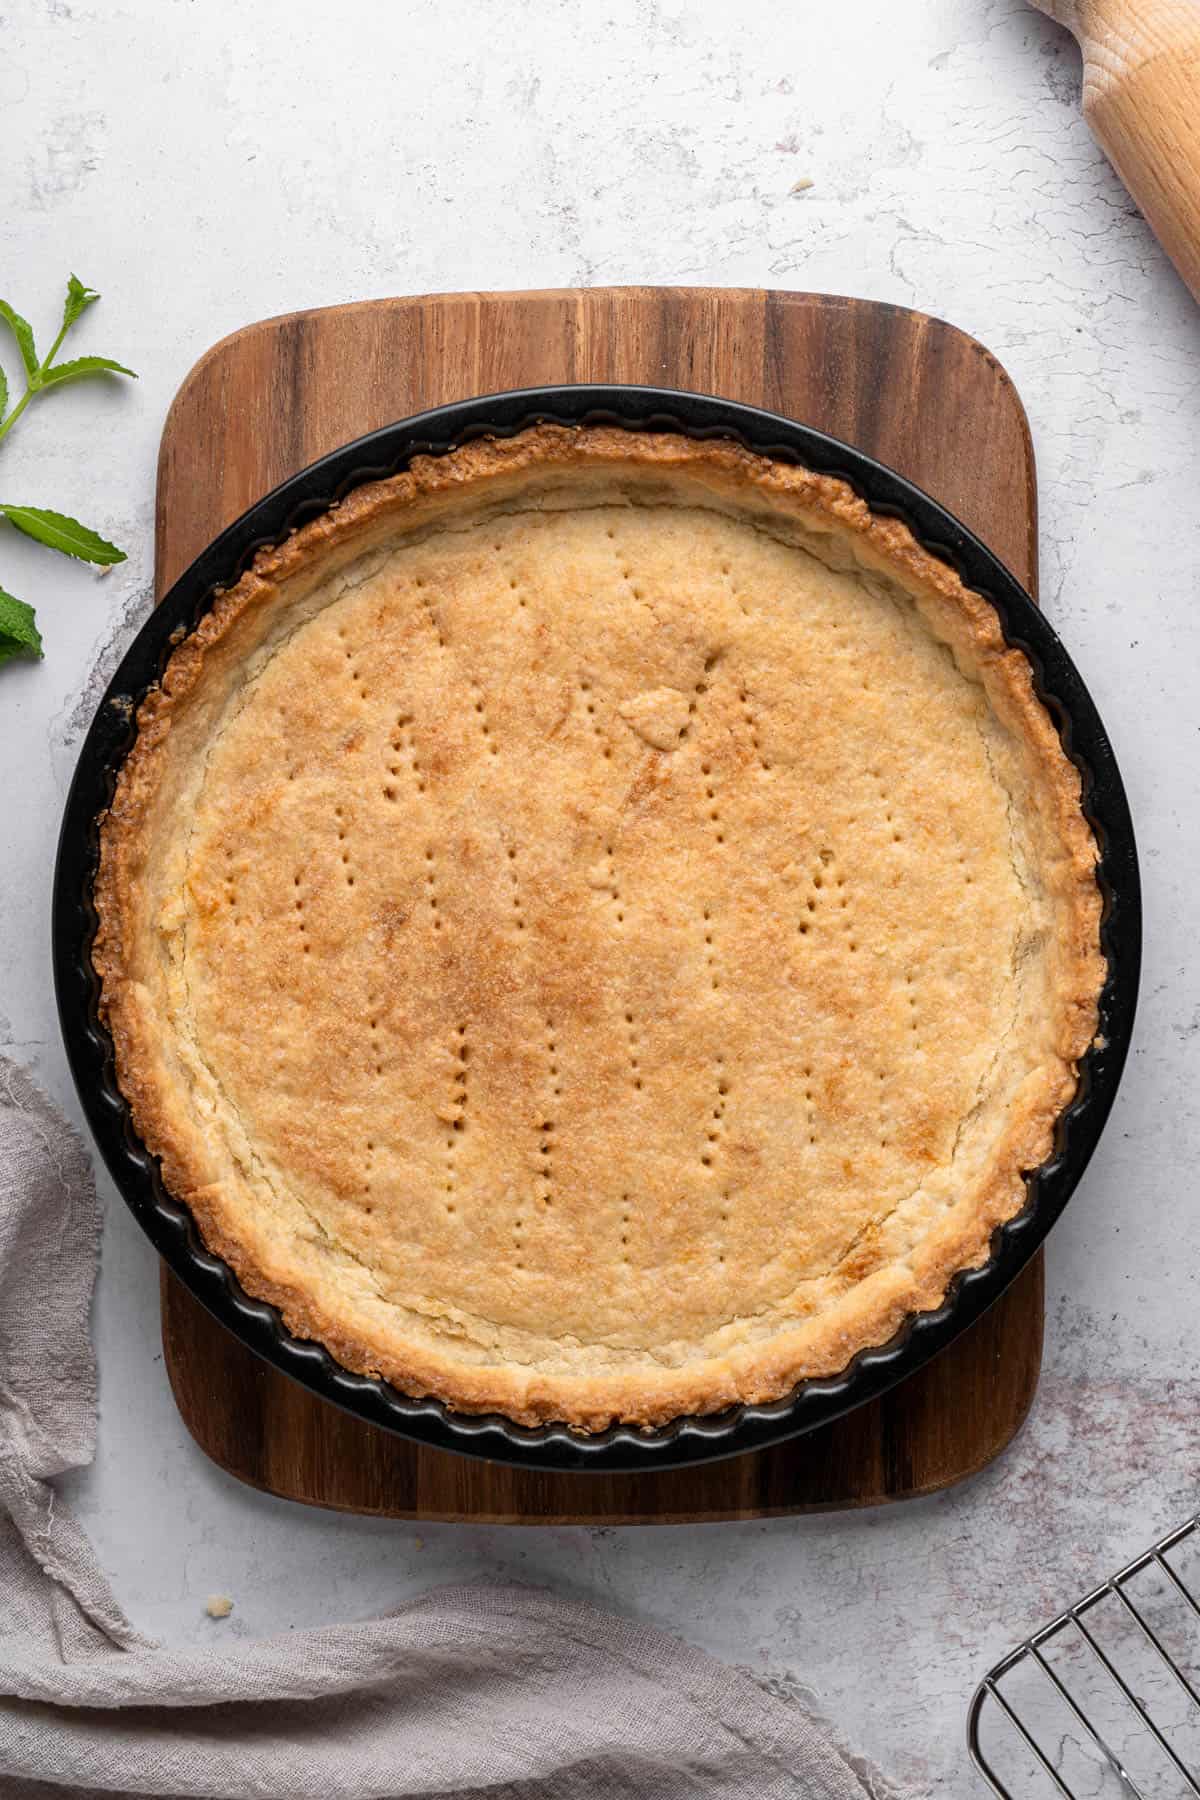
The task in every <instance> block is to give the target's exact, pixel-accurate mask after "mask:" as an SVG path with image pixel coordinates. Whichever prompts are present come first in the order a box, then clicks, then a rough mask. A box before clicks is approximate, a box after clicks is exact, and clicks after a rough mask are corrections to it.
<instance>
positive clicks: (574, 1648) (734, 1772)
mask: <svg viewBox="0 0 1200 1800" xmlns="http://www.w3.org/2000/svg"><path fill="white" fill-rule="evenodd" d="M98 1229H99V1221H98V1210H97V1202H96V1190H95V1185H94V1182H93V1180H92V1174H91V1169H90V1166H89V1163H88V1158H87V1154H86V1152H85V1150H84V1147H83V1145H82V1144H81V1142H80V1141H79V1139H78V1138H77V1137H76V1135H75V1134H74V1132H73V1131H72V1130H71V1129H70V1127H69V1126H68V1124H67V1122H66V1121H65V1119H63V1117H62V1116H61V1114H60V1113H59V1112H58V1111H57V1110H56V1109H55V1108H54V1107H53V1106H52V1105H51V1104H50V1103H49V1101H47V1100H46V1099H45V1097H44V1096H43V1095H42V1094H41V1093H40V1092H39V1091H38V1090H37V1088H35V1086H34V1085H33V1083H32V1082H31V1081H30V1079H29V1078H28V1076H27V1075H25V1074H24V1073H23V1072H22V1071H21V1070H20V1069H18V1068H17V1067H15V1065H13V1064H12V1063H10V1062H8V1061H7V1060H6V1059H4V1058H0V1796H3V1800H34V1796H37V1797H38V1800H53V1797H54V1796H60V1797H61V1796H62V1795H63V1794H64V1792H66V1793H68V1794H70V1795H73V1796H75V1797H76V1800H99V1796H101V1795H103V1796H108V1797H110V1800H111V1796H114V1795H118V1796H129V1795H133V1794H139V1795H154V1796H165V1795H176V1794H179V1795H197V1796H198V1795H207V1796H214V1797H217V1796H219V1797H220V1800H250V1797H251V1796H263V1797H269V1800H401V1797H403V1796H418V1795H435V1794H437V1795H447V1796H455V1795H457V1796H460V1797H461V1796H466V1795H482V1794H486V1795H488V1796H489V1797H490V1800H518V1797H519V1800H618V1797H619V1800H626V1797H628V1800H801V1797H803V1800H864V1795H868V1796H874V1797H875V1800H889V1797H890V1796H894V1794H895V1790H893V1789H892V1788H891V1787H890V1786H889V1785H888V1784H887V1783H885V1782H883V1781H882V1779H881V1778H879V1777H877V1776H875V1775H874V1773H873V1772H871V1771H860V1772H856V1771H855V1770H854V1769H853V1768H852V1767H851V1765H850V1762H849V1761H848V1760H847V1759H846V1758H845V1757H844V1756H843V1755H842V1754H841V1753H840V1752H839V1751H838V1750H837V1749H836V1748H835V1747H834V1745H833V1744H832V1743H831V1742H830V1741H829V1739H828V1737H827V1735H826V1734H825V1733H824V1732H822V1731H821V1730H819V1729H817V1728H816V1726H815V1725H814V1723H813V1721H812V1720H811V1719H809V1718H808V1717H807V1716H806V1715H805V1713H804V1712H803V1711H802V1710H801V1709H800V1708H799V1707H797V1706H795V1705H793V1704H791V1703H789V1702H787V1701H784V1700H779V1699H775V1698H773V1697H771V1696H770V1695H768V1694H767V1693H766V1692H764V1690H763V1689H761V1688H760V1687H758V1686H757V1684H756V1683H755V1682H753V1681H752V1680H750V1679H749V1677H747V1676H744V1675H741V1674H739V1673H737V1672H735V1671H734V1670H731V1669H726V1668H723V1667H722V1666H721V1665H720V1664H719V1663H716V1662H714V1661H713V1660H712V1658H711V1657H708V1656H705V1655H703V1654H702V1653H701V1652H700V1651H698V1650H694V1649H691V1648H690V1647H689V1646H688V1645H686V1644H683V1643H681V1642H679V1641H678V1640H677V1639H675V1638H672V1637H669V1636H667V1635H666V1634H665V1633H663V1632H660V1631H653V1630H649V1629H647V1628H645V1627H643V1626H640V1625H636V1624H632V1623H630V1622H628V1621H626V1620H623V1619H617V1618H611V1617H608V1616H606V1615H604V1614H602V1613H599V1612H596V1611H594V1610H593V1609H592V1608H591V1607H588V1606H580V1605H576V1604H574V1603H570V1602H567V1601H565V1600H561V1599H559V1598H557V1597H556V1596H554V1595H552V1594H548V1593H543V1592H540V1591H537V1590H533V1589H525V1588H516V1587H495V1588H489V1587H479V1588H459V1587H452V1588H440V1589H436V1590H435V1591H433V1592H432V1593H429V1594H426V1595H424V1596H423V1597H422V1598H421V1599H419V1600H417V1601H415V1602H414V1603H413V1604H412V1605H410V1606H407V1607H405V1608H403V1609H402V1610H401V1611H399V1612H397V1613H392V1614H390V1615H388V1616H387V1617H385V1618H381V1619H376V1620H373V1621H371V1622H369V1623H367V1624H358V1625H339V1626H330V1627H327V1628H325V1629H322V1630H318V1631H308V1632H303V1633H301V1632H296V1633H289V1634H288V1635H287V1636H286V1637H275V1638H267V1639H265V1640H263V1641H261V1642H259V1643H245V1642H241V1641H234V1642H233V1643H232V1644H231V1647H230V1648H228V1649H221V1650H204V1651H195V1650H193V1651H187V1652H177V1651H170V1650H166V1649H162V1648H159V1647H158V1646H156V1645H155V1644H153V1643H151V1642H150V1641H149V1640H148V1639H146V1638H144V1637H142V1636H141V1635H140V1634H139V1633H138V1632H137V1631H135V1630H134V1628H133V1626H132V1625H130V1623H129V1621H128V1620H127V1619H126V1618H125V1616H124V1614H123V1613H122V1611H121V1609H120V1607H119V1606H118V1605H117V1602H116V1600H115V1599H114V1597H113V1595H112V1593H111V1592H110V1591H109V1588H108V1585H107V1583H106V1582H105V1580H104V1577H103V1575H102V1574H101V1572H100V1570H99V1568H98V1566H97V1564H96V1560H95V1557H94V1555H93V1552H92V1548H91V1545H90V1544H89V1543H88V1541H87V1539H86V1538H85V1537H84V1535H83V1533H82V1532H81V1531H80V1529H79V1527H78V1526H77V1525H76V1524H75V1522H74V1521H73V1520H72V1518H71V1517H70V1514H69V1513H67V1512H66V1511H65V1510H64V1509H63V1508H62V1507H61V1506H59V1505H56V1502H55V1492H54V1488H53V1485H52V1483H53V1478H54V1477H55V1476H56V1475H60V1474H62V1473H63V1471H64V1470H66V1469H71V1468H76V1467H78V1466H79V1465H80V1464H82V1463H86V1462H88V1461H89V1460H90V1458H91V1455H92V1451H93V1446H94V1440H95V1429H96V1370H95V1362H94V1358H93V1354H92V1346H91V1340H90V1336H89V1330H88V1312H89V1307H90V1303H91V1294H92V1286H93V1281H94V1278H95V1268H96V1257H97V1244H98ZM896 1800H899V1797H898V1796H897V1797H896Z"/></svg>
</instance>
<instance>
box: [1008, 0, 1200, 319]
mask: <svg viewBox="0 0 1200 1800" xmlns="http://www.w3.org/2000/svg"><path fill="white" fill-rule="evenodd" d="M1034 5H1035V6H1038V7H1040V8H1041V10H1042V12H1044V13H1049V15H1050V17H1051V18H1052V19H1057V20H1058V22H1059V24H1060V25H1065V26H1067V27H1068V29H1069V30H1071V31H1073V32H1074V34H1075V36H1076V37H1077V38H1078V39H1079V46H1080V48H1081V50H1082V51H1083V114H1084V117H1085V118H1086V120H1087V121H1088V124H1089V125H1090V126H1091V128H1092V132H1093V134H1094V135H1095V137H1096V139H1097V141H1098V143H1099V144H1100V146H1101V148H1102V149H1103V150H1104V152H1105V154H1106V155H1107V156H1108V158H1109V160H1110V162H1111V163H1112V164H1113V167H1114V168H1115V169H1116V171H1117V174H1118V175H1119V176H1120V177H1121V180H1122V181H1123V182H1124V183H1125V186H1126V187H1127V188H1128V189H1129V191H1130V193H1131V194H1132V195H1133V197H1134V199H1135V200H1136V201H1137V203H1138V205H1139V206H1140V207H1141V209H1142V211H1143V212H1144V213H1145V215H1146V218H1147V219H1148V220H1149V222H1150V225H1151V227H1152V229H1153V231H1154V233H1155V235H1156V237H1157V238H1158V240H1159V242H1160V243H1161V244H1162V246H1163V249H1164V250H1165V251H1166V252H1167V255H1168V256H1169V257H1170V258H1171V260H1172V262H1173V263H1174V264H1175V267H1176V268H1177V269H1178V270H1179V273H1180V274H1181V275H1182V276H1183V279H1184V280H1185V281H1186V282H1187V284H1188V286H1189V287H1190V288H1191V290H1192V293H1193V294H1194V295H1195V296H1196V298H1197V300H1200V0H1034Z"/></svg>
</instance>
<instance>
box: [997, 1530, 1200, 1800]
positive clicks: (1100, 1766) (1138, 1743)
mask: <svg viewBox="0 0 1200 1800" xmlns="http://www.w3.org/2000/svg"><path fill="white" fill-rule="evenodd" d="M1198 1593H1200V1515H1197V1516H1196V1517H1195V1518H1192V1519H1189V1520H1188V1522H1187V1524H1186V1525H1181V1526H1180V1527H1179V1528H1178V1530H1176V1531H1172V1532H1168V1534H1167V1536H1166V1537H1164V1538H1160V1540H1159V1542H1158V1543H1157V1544H1154V1545H1152V1546H1151V1548H1150V1549H1149V1550H1146V1551H1144V1552H1143V1554H1142V1555H1141V1556H1138V1557H1135V1558H1134V1560H1133V1562H1131V1563H1128V1564H1127V1565H1126V1567H1125V1568H1123V1569H1121V1570H1120V1571H1119V1573H1117V1574H1116V1575H1114V1576H1112V1577H1111V1579H1110V1580H1108V1581H1106V1582H1104V1583H1103V1584H1102V1585H1101V1586H1100V1587H1098V1588H1095V1589H1094V1590H1093V1592H1092V1593H1090V1594H1087V1595H1085V1597H1084V1598H1083V1599H1082V1600H1079V1601H1077V1602H1076V1604H1075V1605H1074V1606H1071V1607H1068V1608H1067V1610H1066V1611H1065V1612H1062V1613H1060V1614H1059V1615H1058V1617H1057V1618H1056V1619H1052V1620H1051V1621H1050V1623H1049V1624H1048V1625H1044V1626H1043V1627H1042V1629H1041V1630H1040V1631H1035V1632H1034V1633H1033V1635H1032V1636H1031V1637H1028V1638H1026V1639H1025V1641H1024V1643H1022V1644H1018V1645H1017V1647H1016V1649H1015V1650H1012V1651H1010V1652H1009V1654H1008V1655H1007V1656H1006V1657H1004V1658H1003V1659H1002V1660H1001V1661H1000V1662H998V1663H997V1664H996V1666H995V1667H994V1668H993V1669H991V1670H990V1671H989V1672H988V1674H987V1675H985V1676H984V1678H983V1680H982V1682H980V1684H979V1687H978V1688H977V1690H976V1693H975V1698H974V1700H973V1701H972V1703H971V1711H970V1716H969V1721H968V1727H967V1741H968V1744H969V1746H970V1750H971V1758H972V1761H973V1762H974V1764H975V1767H976V1768H977V1769H978V1770H979V1772H980V1774H981V1775H982V1776H983V1778H984V1780H985V1781H986V1782H987V1783H988V1785H989V1787H990V1788H991V1790H992V1792H993V1794H996V1795H998V1796H999V1800H1041V1797H1042V1796H1043V1795H1045V1796H1047V1797H1048V1800H1051V1797H1053V1796H1055V1795H1065V1796H1066V1800H1109V1797H1110V1796H1111V1797H1112V1800H1176V1797H1177V1796H1178V1797H1179V1800H1187V1796H1189V1795H1200V1598H1197V1595H1198Z"/></svg>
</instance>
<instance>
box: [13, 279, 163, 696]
mask: <svg viewBox="0 0 1200 1800" xmlns="http://www.w3.org/2000/svg"><path fill="white" fill-rule="evenodd" d="M99 298H100V296H99V294H98V293H97V292H96V290H95V289H94V288H90V287H87V286H85V285H84V283H83V282H82V281H80V280H79V278H78V276H76V275H72V276H70V277H69V279H68V281H67V293H66V299H65V300H64V302H63V316H62V325H61V326H60V327H59V332H58V336H57V337H56V338H55V340H54V342H53V343H52V344H51V346H50V349H49V351H48V352H47V354H46V355H45V356H44V357H42V358H41V359H40V360H39V357H38V353H37V345H36V343H35V342H34V336H33V327H32V326H31V325H30V324H29V321H28V320H27V319H23V318H22V317H21V315H20V313H19V312H17V311H16V310H15V309H14V308H13V307H12V306H10V305H9V303H8V301H7V300H0V321H2V322H3V323H4V324H5V325H7V327H8V329H9V331H10V332H11V333H12V336H13V337H14V339H15V340H16V345H17V349H18V351H19V352H20V357H21V366H22V368H23V370H24V373H25V391H24V393H23V394H22V395H21V398H20V399H19V400H18V401H17V403H16V405H15V406H13V407H12V408H11V409H10V407H9V404H8V397H9V388H8V380H7V378H6V376H5V374H4V370H3V369H2V368H0V444H2V443H3V441H4V439H5V438H6V437H7V436H8V434H9V432H10V431H11V430H12V428H13V426H14V425H15V424H16V422H17V420H18V419H19V418H20V417H21V414H22V413H23V412H24V411H25V409H26V407H27V406H29V405H30V403H31V402H32V401H33V400H35V399H37V398H38V396H39V395H41V394H45V393H49V391H50V390H51V389H52V388H58V387H67V386H69V385H70V384H71V383H72V382H75V381H87V380H90V379H94V378H97V377H100V378H107V377H108V376H110V375H130V376H132V375H133V370H132V369H127V368H126V367H125V365H124V363H119V362H114V361H113V359H112V357H110V356H79V357H76V358H75V359H74V360H73V361H72V362H64V363H56V362H55V360H54V359H55V357H56V356H57V355H58V352H59V351H60V350H61V348H62V345H63V340H64V339H65V337H66V335H67V333H68V332H69V331H70V330H71V327H72V326H73V325H75V324H77V323H78V321H79V319H80V318H82V316H83V314H84V313H85V312H86V311H87V309H88V308H89V306H94V305H95V303H96V301H97V300H98V299H99ZM134 379H135V380H136V379H137V378H136V376H134ZM0 518H2V519H6V520H7V521H8V523H9V524H10V525H12V526H14V527H15V528H16V530H18V531H20V532H23V533H24V535H25V536H26V537H31V538H33V539H35V541H36V542H37V543H39V544H45V545H46V546H47V547H48V548H49V549H51V550H57V551H58V552H59V554H60V555H62V556H74V557H76V558H78V559H79V561H81V562H89V563H98V564H101V565H107V564H111V563H119V562H124V560H125V552H124V551H123V550H118V549H117V547H116V545H115V544H110V543H109V542H108V540H107V538H103V537H101V536H100V533H99V532H98V531H93V530H92V529H91V527H90V526H89V525H81V524H80V523H79V520H78V519H72V518H71V517H69V515H68V514H66V513H60V512H55V511H53V510H52V509H51V508H49V507H44V506H18V505H16V504H15V502H8V501H3V500H0ZM41 654H42V639H41V634H40V633H39V631H38V628H37V623H36V620H35V618H34V613H33V608H32V607H31V606H27V605H26V604H25V602H24V601H23V600H18V599H16V598H15V597H14V596H13V595H12V594H9V593H6V592H5V590H4V589H3V588H0V665H2V664H4V663H6V662H9V661H11V660H12V658H13V657H16V656H33V657H38V656H41Z"/></svg>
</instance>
